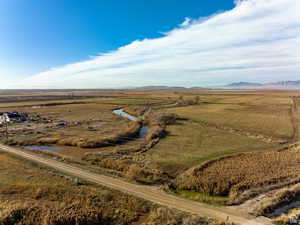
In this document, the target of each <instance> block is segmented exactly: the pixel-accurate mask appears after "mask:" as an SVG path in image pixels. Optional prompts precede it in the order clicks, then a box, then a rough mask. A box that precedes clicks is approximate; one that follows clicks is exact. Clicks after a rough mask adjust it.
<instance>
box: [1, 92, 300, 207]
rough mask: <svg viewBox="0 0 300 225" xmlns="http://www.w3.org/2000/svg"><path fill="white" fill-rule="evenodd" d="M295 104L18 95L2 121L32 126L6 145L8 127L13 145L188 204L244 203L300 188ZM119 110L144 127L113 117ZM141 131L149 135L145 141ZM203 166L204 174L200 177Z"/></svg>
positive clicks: (249, 96) (283, 97)
mask: <svg viewBox="0 0 300 225" xmlns="http://www.w3.org/2000/svg"><path fill="white" fill-rule="evenodd" d="M66 96H67V97H66ZM299 96H300V95H299V93H297V92H284V91H281V92H280V91H265V92H264V91H260V92H255V91H253V92H242V91H235V92H227V91H170V90H169V91H122V92H85V93H84V94H83V93H80V92H76V94H74V95H73V94H72V95H71V97H70V93H68V94H66V93H56V94H54V93H47V94H45V93H34V94H32V95H29V94H28V93H24V95H22V96H21V97H18V96H17V95H16V94H15V93H14V94H10V95H5V96H2V97H1V96H0V99H1V98H2V100H1V101H2V103H0V112H12V111H18V112H22V113H26V114H28V117H29V118H30V121H27V122H25V123H12V124H9V126H8V135H9V138H8V140H6V139H5V127H4V126H3V127H1V128H0V134H1V136H2V139H1V140H2V141H4V142H5V143H7V144H11V145H18V146H20V147H24V146H30V145H43V146H44V145H50V146H52V147H55V148H54V149H50V150H42V151H40V152H39V153H40V154H43V152H44V153H46V154H48V155H47V157H49V156H50V157H54V158H57V159H58V160H60V159H68V160H69V162H70V163H73V162H77V163H78V162H79V163H80V165H81V166H85V167H87V168H92V169H95V168H97V169H100V170H101V171H105V172H107V173H109V174H112V175H114V176H120V177H123V178H125V179H128V180H131V181H134V182H140V183H143V184H151V185H164V186H169V187H172V188H175V189H173V190H174V191H175V192H177V193H181V194H182V195H183V196H188V197H190V196H198V197H199V196H200V200H201V199H203V198H207V197H208V198H211V199H209V201H214V200H217V201H219V200H220V201H221V202H224V201H231V202H242V201H243V200H245V199H248V198H251V196H252V195H253V196H254V194H253V193H254V192H255V193H256V194H257V193H260V192H261V191H262V189H263V188H261V186H264V185H265V183H268V185H267V186H268V187H269V186H270V185H271V184H272V185H278V186H280V185H281V186H284V185H285V184H287V183H289V182H292V181H294V180H295V179H298V177H297V173H298V172H299V171H298V170H297V168H298V167H299V165H298V164H297V163H298V161H297V160H298V158H297V157H293V153H292V152H294V153H295V151H296V153H297V154H298V150H295V149H293V150H291V147H289V145H291V144H293V143H296V141H297V140H298V137H299V124H298V122H297V121H300V120H299V118H298V117H299V115H300V114H299V106H298V102H299V101H298V100H299ZM14 98H15V100H13V99H14ZM25 99H27V100H26V101H25ZM42 99H44V100H42ZM119 108H123V109H124V110H126V111H127V112H128V113H131V114H132V115H135V116H138V117H139V120H138V121H137V122H134V121H130V120H128V119H126V118H123V117H121V116H118V115H115V114H113V113H112V111H113V110H114V109H119ZM144 126H147V129H148V130H147V133H146V135H145V136H143V137H140V136H139V132H140V130H141V128H142V127H144ZM283 148H286V149H287V150H286V151H278V150H281V149H283ZM37 152H38V151H36V152H35V153H37ZM32 153H34V152H32ZM244 153H245V154H244ZM227 156H228V157H227ZM64 157H65V158H64ZM295 160H296V161H295ZM257 162H261V163H257ZM203 165H208V166H207V167H205V168H204V169H203V170H202V169H201V170H198V168H202V167H203ZM249 168H250V169H249ZM284 168H287V169H286V170H284ZM183 177H184V179H182V178H183ZM258 189H259V190H258ZM220 195H221V197H220ZM201 196H202V197H203V198H202V197H201ZM249 196H250V197H249ZM198 197H197V198H198Z"/></svg>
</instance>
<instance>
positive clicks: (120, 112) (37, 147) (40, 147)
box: [23, 106, 149, 151]
mask: <svg viewBox="0 0 300 225" xmlns="http://www.w3.org/2000/svg"><path fill="white" fill-rule="evenodd" d="M35 107H37V106H35ZM112 113H113V114H115V115H117V116H121V117H123V118H126V119H129V120H131V121H138V120H139V118H138V117H135V116H133V115H130V114H128V113H126V112H125V111H124V109H115V110H113V111H112ZM148 132H149V127H148V126H142V127H141V129H140V131H139V135H138V138H144V137H145V136H146V135H147V134H148ZM23 149H25V150H44V151H51V150H56V149H57V147H55V146H45V145H29V146H24V147H23Z"/></svg>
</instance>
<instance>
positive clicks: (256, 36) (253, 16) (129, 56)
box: [14, 0, 300, 88]
mask: <svg viewBox="0 0 300 225" xmlns="http://www.w3.org/2000/svg"><path fill="white" fill-rule="evenodd" d="M235 2H236V7H235V8H234V9H232V10H230V11H226V12H222V13H219V14H216V15H213V16H211V17H209V18H206V19H203V18H200V19H197V20H191V19H190V18H186V19H185V21H184V22H183V23H182V24H180V25H179V27H178V28H176V29H174V30H171V31H170V32H168V33H166V34H165V36H164V37H161V38H157V39H145V40H136V41H134V42H132V43H131V44H129V45H126V46H123V47H120V48H119V49H117V50H116V51H113V52H109V53H106V54H102V55H99V56H96V57H92V58H90V59H89V60H87V61H84V62H78V63H74V64H69V65H66V66H64V67H61V68H54V69H51V70H49V71H46V72H43V73H40V74H37V75H33V76H31V77H28V78H26V79H25V80H23V81H21V82H19V83H15V84H14V87H19V88H110V87H129V86H142V85H158V84H161V85H185V86H196V85H197V86H205V85H218V84H224V83H227V82H232V81H240V80H242V81H273V80H285V79H300V74H299V71H300V13H299V12H300V1H299V0H244V1H241V0H237V1H235Z"/></svg>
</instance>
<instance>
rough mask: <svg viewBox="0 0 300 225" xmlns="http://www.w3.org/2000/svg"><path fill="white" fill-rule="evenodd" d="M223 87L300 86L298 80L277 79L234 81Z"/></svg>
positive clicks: (267, 87) (266, 87)
mask: <svg viewBox="0 0 300 225" xmlns="http://www.w3.org/2000/svg"><path fill="white" fill-rule="evenodd" d="M225 88H255V89H256V88H259V89H272V88H274V89H277V88H278V89H285V88H290V89H293V88H296V89H298V88H300V80H296V81H279V82H272V83H252V82H236V83H231V84H228V85H226V86H225Z"/></svg>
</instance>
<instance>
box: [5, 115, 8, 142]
mask: <svg viewBox="0 0 300 225" xmlns="http://www.w3.org/2000/svg"><path fill="white" fill-rule="evenodd" d="M5 137H6V141H7V140H8V122H7V120H6V119H5Z"/></svg>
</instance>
